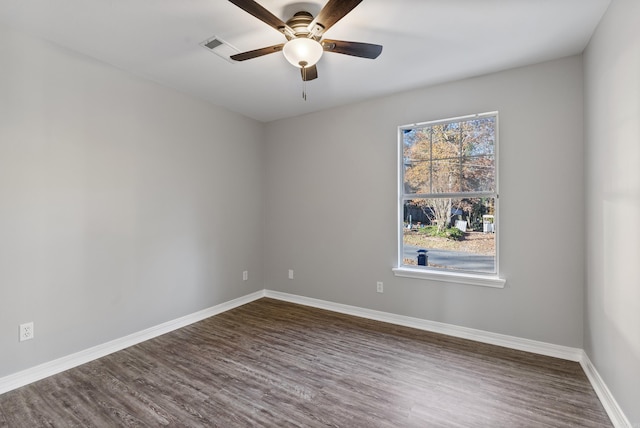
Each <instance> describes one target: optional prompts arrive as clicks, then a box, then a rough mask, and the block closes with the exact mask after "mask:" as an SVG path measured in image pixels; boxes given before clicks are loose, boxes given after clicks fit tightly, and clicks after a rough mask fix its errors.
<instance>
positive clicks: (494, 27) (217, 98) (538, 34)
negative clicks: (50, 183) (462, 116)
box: [0, 0, 610, 121]
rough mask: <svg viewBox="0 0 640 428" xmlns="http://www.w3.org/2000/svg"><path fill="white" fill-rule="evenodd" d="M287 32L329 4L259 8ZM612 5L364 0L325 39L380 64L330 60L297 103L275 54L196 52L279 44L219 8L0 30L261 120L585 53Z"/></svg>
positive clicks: (136, 5)
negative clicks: (222, 44) (239, 57)
mask: <svg viewBox="0 0 640 428" xmlns="http://www.w3.org/2000/svg"><path fill="white" fill-rule="evenodd" d="M258 2H259V3H260V4H261V5H262V6H264V7H265V8H267V9H268V10H269V11H271V12H272V13H273V14H274V15H276V16H278V17H279V18H281V19H282V20H283V21H287V20H288V19H289V18H290V17H291V16H292V15H293V13H294V12H296V11H298V10H307V11H309V12H311V13H312V14H313V15H315V14H316V13H317V12H318V11H319V10H320V9H321V8H322V6H323V5H324V3H325V2H326V0H320V1H311V2H304V3H300V2H297V3H292V2H290V1H288V0H258ZM609 2H610V0H393V1H392V0H363V2H362V3H361V4H360V5H359V6H357V7H356V8H355V9H354V10H353V11H352V12H351V13H350V14H348V15H347V16H346V17H345V18H343V19H342V20H341V21H339V22H338V23H337V24H335V26H334V27H332V28H331V29H329V30H328V31H327V32H326V34H325V36H326V37H327V38H331V39H339V40H348V41H359V42H368V43H375V44H380V45H383V46H384V50H383V51H382V54H381V55H380V57H378V59H376V60H370V59H362V58H356V57H351V56H346V55H340V54H334V53H326V54H325V55H324V56H323V57H322V59H321V60H320V62H319V63H318V75H319V78H318V79H316V80H314V81H311V82H308V83H307V93H308V99H307V101H304V100H303V99H302V97H301V93H302V81H301V78H300V72H299V69H297V68H294V67H293V66H291V65H290V64H289V63H288V62H287V61H286V60H285V58H284V57H283V56H282V54H281V53H274V54H271V55H267V56H264V57H261V58H256V59H253V60H249V61H245V62H237V63H235V64H232V63H230V62H227V61H225V60H224V59H222V58H220V57H219V56H217V55H214V54H213V53H211V52H210V51H208V50H206V49H205V48H203V47H202V46H201V45H200V44H201V43H202V42H203V41H205V40H207V39H210V38H211V37H213V36H217V37H219V38H221V39H223V40H225V41H227V42H228V43H230V44H231V45H234V46H235V47H237V48H238V49H239V50H240V51H247V50H253V49H257V48H261V47H265V46H269V45H273V44H278V43H282V42H284V41H285V39H284V37H283V36H282V35H281V34H280V33H279V32H278V31H276V30H274V29H273V28H271V27H269V26H267V25H266V24H264V23H263V22H261V21H259V20H258V19H256V18H254V17H253V16H251V15H249V14H247V13H246V12H244V11H243V10H241V9H240V8H238V7H237V6H235V5H233V4H232V3H230V2H228V1H226V0H0V23H4V24H7V25H10V26H12V27H15V28H18V29H21V30H24V31H27V32H30V33H34V34H37V35H39V36H41V37H43V38H45V39H48V40H51V41H53V42H55V43H57V44H59V45H61V46H63V47H66V48H69V49H71V50H73V51H77V52H79V53H82V54H85V55H87V56H90V57H93V58H96V59H98V60H100V61H104V62H105V63H108V64H111V65H113V66H115V67H117V68H120V69H122V70H126V71H128V72H131V73H133V74H136V75H138V76H142V77H145V78H148V79H150V80H153V81H156V82H159V83H161V84H163V85H166V86H169V87H172V88H175V89H178V90H180V91H183V92H186V93H189V94H192V95H194V96H197V97H200V98H202V99H205V100H207V101H210V102H211V103H213V104H216V105H220V106H224V107H226V108H228V109H231V110H234V111H236V112H239V113H242V114H244V115H246V116H249V117H252V118H255V119H258V120H260V121H271V120H275V119H280V118H285V117H292V116H296V115H299V114H304V113H308V112H312V111H317V110H321V109H326V108H329V107H334V106H337V105H342V104H347V103H351V102H355V101H359V100H363V99H368V98H372V97H376V96H381V95H386V94H391V93H394V92H398V91H403V90H409V89H412V88H418V87H423V86H427V85H431V84H435V83H441V82H445V81H452V80H457V79H460V78H465V77H471V76H477V75H481V74H486V73H490V72H494V71H498V70H504V69H508V68H513V67H518V66H523V65H527V64H533V63H537V62H541V61H546V60H550V59H554V58H560V57H564V56H568V55H573V54H577V53H580V52H582V51H583V49H584V48H585V46H586V45H587V43H588V41H589V38H590V37H591V34H592V33H593V31H594V29H595V27H596V26H597V24H598V22H599V21H600V18H601V17H602V15H603V14H604V12H605V10H606V8H607V6H608V5H609Z"/></svg>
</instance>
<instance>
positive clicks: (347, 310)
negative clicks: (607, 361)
mask: <svg viewBox="0 0 640 428" xmlns="http://www.w3.org/2000/svg"><path fill="white" fill-rule="evenodd" d="M265 297H271V298H274V299H278V300H284V301H287V302H291V303H298V304H301V305H306V306H313V307H315V308H320V309H326V310H329V311H333V312H340V313H343V314H347V315H354V316H357V317H361V318H368V319H372V320H376V321H383V322H388V323H390V324H396V325H402V326H405V327H412V328H416V329H419V330H425V331H430V332H434V333H441V334H446V335H448V336H454V337H459V338H462V339H469V340H474V341H476V342H482V343H488V344H491V345H498V346H504V347H506V348H511V349H517V350H520V351H526V352H532V353H534V354H540V355H546V356H549V357H556V358H561V359H563V360H569V361H575V362H579V361H581V359H582V356H583V354H584V352H583V351H582V349H579V348H570V347H568V346H560V345H554V344H551V343H546V342H538V341H535V340H530V339H522V338H519V337H514V336H507V335H504V334H498V333H492V332H489V331H484V330H477V329H473V328H468V327H460V326H456V325H452V324H445V323H441V322H436V321H428V320H424V319H421V318H412V317H407V316H404V315H396V314H392V313H389V312H381V311H374V310H371V309H364V308H360V307H357V306H349V305H343V304H340V303H333V302H328V301H325V300H319V299H312V298H309V297H302V296H297V295H294V294H287V293H280V292H278V291H270V290H266V291H265Z"/></svg>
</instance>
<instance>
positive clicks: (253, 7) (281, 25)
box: [229, 0, 295, 35]
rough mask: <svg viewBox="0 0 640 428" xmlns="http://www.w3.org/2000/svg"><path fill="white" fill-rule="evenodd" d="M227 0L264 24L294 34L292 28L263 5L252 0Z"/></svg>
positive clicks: (284, 32)
mask: <svg viewBox="0 0 640 428" xmlns="http://www.w3.org/2000/svg"><path fill="white" fill-rule="evenodd" d="M229 1H230V2H231V3H233V4H235V5H236V6H238V7H239V8H240V9H242V10H244V11H245V12H247V13H249V14H251V15H253V16H255V17H256V18H258V19H259V20H260V21H262V22H264V23H265V24H267V25H269V26H271V27H273V28H275V29H276V30H278V31H279V32H281V33H283V34H285V35H287V34H290V35H295V33H294V31H293V29H292V28H291V27H289V26H288V25H287V24H286V23H285V22H284V21H283V20H281V19H280V18H278V17H277V16H275V15H274V14H272V13H271V12H269V11H268V10H267V9H265V8H264V7H262V6H260V5H259V4H258V3H256V2H255V1H253V0H229Z"/></svg>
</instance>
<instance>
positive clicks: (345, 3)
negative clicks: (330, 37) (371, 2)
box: [309, 0, 362, 36]
mask: <svg viewBox="0 0 640 428" xmlns="http://www.w3.org/2000/svg"><path fill="white" fill-rule="evenodd" d="M361 2H362V0H329V1H328V2H327V4H325V5H324V7H323V8H322V10H321V11H320V13H318V16H316V17H315V19H314V20H313V21H312V22H311V24H309V31H310V32H312V33H313V34H314V35H315V36H320V35H321V34H322V33H324V32H325V31H327V30H328V29H329V28H331V27H332V26H333V24H335V23H336V22H338V21H340V20H341V19H342V18H344V16H345V15H346V14H347V13H349V12H351V11H352V10H353V8H355V7H356V6H357V5H359V4H360V3H361ZM318 26H319V27H320V28H318Z"/></svg>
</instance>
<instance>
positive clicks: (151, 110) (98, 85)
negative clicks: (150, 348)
mask: <svg viewBox="0 0 640 428" xmlns="http://www.w3.org/2000/svg"><path fill="white" fill-rule="evenodd" d="M0 57H1V58H2V60H1V62H2V66H1V67H0V350H1V351H0V376H3V375H7V374H10V373H13V372H16V371H18V370H21V369H25V368H28V367H31V366H33V365H36V364H38V363H42V362H45V361H50V360H52V359H55V358H57V357H61V356H64V355H68V354H70V353H73V352H75V351H79V350H82V349H86V348H88V347H91V346H93V345H97V344H101V343H104V342H107V341H109V340H112V339H115V338H120V337H122V336H125V335H127V334H129V333H133V332H137V331H140V330H143V329H145V328H147V327H150V326H154V325H157V324H160V323H162V322H164V321H168V320H172V319H175V318H177V317H180V316H183V315H187V314H191V313H193V312H196V311H197V310H200V309H204V308H207V307H210V306H213V305H215V304H218V303H221V302H225V301H228V300H231V299H233V298H236V297H239V296H242V295H246V294H248V293H250V292H253V291H256V290H261V289H262V288H263V286H264V284H263V278H262V276H263V274H262V259H261V252H260V250H261V248H262V238H261V236H262V224H261V221H262V220H261V217H262V216H261V215H260V214H261V212H262V206H263V201H262V199H261V195H262V191H261V188H260V186H261V184H260V183H261V182H262V179H261V178H262V176H263V170H262V165H263V162H262V159H263V157H264V154H263V145H262V144H261V141H262V138H263V136H262V134H263V128H264V125H263V124H261V123H258V122H255V121H253V120H250V119H247V118H244V117H242V116H239V115H237V114H233V113H230V112H228V111H226V110H223V109H220V108H216V107H213V106H210V105H208V104H205V103H203V102H200V101H198V100H194V99H192V98H189V97H186V96H184V95H181V94H179V93H177V92H175V91H173V90H170V89H166V88H162V87H160V86H158V85H156V84H154V83H151V82H148V81H145V80H142V79H139V78H136V77H133V76H131V75H128V74H125V73H122V72H120V71H119V70H116V69H114V68H112V67H109V66H106V65H104V64H101V63H99V62H96V61H93V60H91V59H89V58H86V57H82V56H78V55H75V54H73V53H70V52H68V51H65V50H63V49H60V48H57V47H56V46H54V45H51V44H49V43H46V42H44V41H42V40H40V39H37V38H33V37H30V36H27V35H25V34H22V33H19V32H16V31H13V30H10V29H8V28H2V27H0ZM244 269H248V270H249V281H247V282H243V281H242V271H243V270H244ZM27 321H34V322H35V339H34V340H32V341H29V342H23V343H18V325H19V324H20V323H23V322H27Z"/></svg>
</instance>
